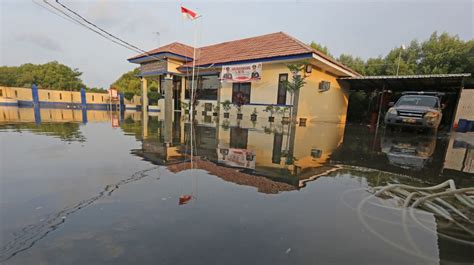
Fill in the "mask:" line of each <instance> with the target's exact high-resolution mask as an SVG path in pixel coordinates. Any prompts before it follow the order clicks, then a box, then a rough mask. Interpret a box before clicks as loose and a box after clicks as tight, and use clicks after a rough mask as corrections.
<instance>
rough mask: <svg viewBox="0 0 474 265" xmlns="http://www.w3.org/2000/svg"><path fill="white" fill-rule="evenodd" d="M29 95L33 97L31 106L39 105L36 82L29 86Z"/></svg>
mask: <svg viewBox="0 0 474 265" xmlns="http://www.w3.org/2000/svg"><path fill="white" fill-rule="evenodd" d="M31 96H32V98H33V107H36V106H38V107H39V96H38V86H37V85H36V84H33V85H32V86H31Z"/></svg>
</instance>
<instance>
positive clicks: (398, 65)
mask: <svg viewBox="0 0 474 265" xmlns="http://www.w3.org/2000/svg"><path fill="white" fill-rule="evenodd" d="M403 50H405V45H404V44H402V46H401V47H400V52H398V63H397V76H398V70H400V59H401V58H402V51H403Z"/></svg>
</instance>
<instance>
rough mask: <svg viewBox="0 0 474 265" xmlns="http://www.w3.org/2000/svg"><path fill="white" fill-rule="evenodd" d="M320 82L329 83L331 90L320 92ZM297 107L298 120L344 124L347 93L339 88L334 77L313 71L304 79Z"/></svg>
mask: <svg viewBox="0 0 474 265" xmlns="http://www.w3.org/2000/svg"><path fill="white" fill-rule="evenodd" d="M321 81H329V82H331V88H330V89H329V90H328V91H325V92H320V91H319V83H320V82H321ZM298 105H299V106H298V119H299V118H307V119H308V121H310V122H314V121H324V122H336V123H345V122H346V113H347V105H348V91H347V89H344V88H341V85H340V84H339V83H338V82H337V80H336V77H334V76H332V75H329V74H327V73H324V72H321V71H319V70H316V69H313V72H312V73H311V75H309V76H308V77H307V78H306V85H305V86H304V87H303V88H302V89H301V90H300V96H299V104H298Z"/></svg>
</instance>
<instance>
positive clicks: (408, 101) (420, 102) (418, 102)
mask: <svg viewBox="0 0 474 265" xmlns="http://www.w3.org/2000/svg"><path fill="white" fill-rule="evenodd" d="M402 105H405V106H407V105H408V106H422V107H430V108H434V107H438V98H436V97H426V96H403V97H401V98H400V99H399V100H398V102H397V106H402Z"/></svg>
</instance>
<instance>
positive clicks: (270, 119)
mask: <svg viewBox="0 0 474 265" xmlns="http://www.w3.org/2000/svg"><path fill="white" fill-rule="evenodd" d="M264 111H265V112H268V113H270V116H269V117H268V122H274V121H275V117H273V114H275V107H273V106H272V105H268V106H267V107H266V108H265V110H264Z"/></svg>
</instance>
